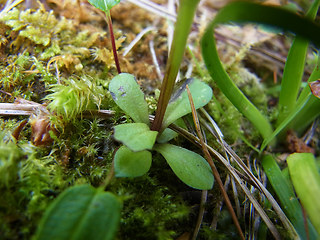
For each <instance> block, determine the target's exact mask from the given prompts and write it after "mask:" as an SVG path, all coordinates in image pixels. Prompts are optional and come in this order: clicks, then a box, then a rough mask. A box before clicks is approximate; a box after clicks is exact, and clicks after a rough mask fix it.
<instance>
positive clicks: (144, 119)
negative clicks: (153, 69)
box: [109, 73, 150, 126]
mask: <svg viewBox="0 0 320 240" xmlns="http://www.w3.org/2000/svg"><path fill="white" fill-rule="evenodd" d="M109 91H110V93H111V96H112V98H113V100H114V101H115V103H116V104H117V105H118V106H119V107H120V108H121V109H122V110H123V111H124V112H125V113H126V114H128V115H129V116H130V117H131V118H132V119H133V120H134V121H135V122H136V123H145V124H147V125H148V126H149V124H150V123H149V113H148V104H147V102H146V101H145V99H144V94H143V92H142V91H141V89H140V86H139V84H138V83H137V82H136V80H135V77H134V76H133V75H131V74H129V73H120V74H119V75H117V76H115V77H114V78H113V79H112V80H111V82H110V84H109Z"/></svg>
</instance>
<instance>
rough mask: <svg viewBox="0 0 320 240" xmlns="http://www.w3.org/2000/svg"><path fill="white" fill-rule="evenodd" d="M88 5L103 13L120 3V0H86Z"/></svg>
mask: <svg viewBox="0 0 320 240" xmlns="http://www.w3.org/2000/svg"><path fill="white" fill-rule="evenodd" d="M88 1H89V3H90V4H91V5H92V6H94V7H95V8H98V9H100V10H102V11H104V12H108V11H110V9H111V8H112V7H114V6H115V5H117V4H118V3H120V0H88Z"/></svg>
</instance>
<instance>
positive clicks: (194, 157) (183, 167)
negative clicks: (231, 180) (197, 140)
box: [154, 144, 214, 190]
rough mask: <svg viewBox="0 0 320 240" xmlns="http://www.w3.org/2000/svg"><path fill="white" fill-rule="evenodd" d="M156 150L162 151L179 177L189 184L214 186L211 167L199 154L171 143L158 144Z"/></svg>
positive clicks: (206, 186)
mask: <svg viewBox="0 0 320 240" xmlns="http://www.w3.org/2000/svg"><path fill="white" fill-rule="evenodd" d="M154 150H155V151H157V152H159V153H161V155H162V156H163V157H164V158H165V159H166V160H167V163H168V164H169V166H170V167H171V169H172V170H173V172H174V173H175V174H176V175H177V177H178V178H180V180H181V181H183V182H184V183H185V184H187V185H188V186H190V187H192V188H196V189H201V190H209V189H211V188H212V187H213V182H214V178H213V175H212V171H211V168H210V166H209V164H208V163H207V161H206V160H205V159H204V158H203V157H201V156H200V155H199V154H197V153H194V152H192V151H189V150H187V149H185V148H182V147H178V146H175V145H171V144H157V145H155V147H154Z"/></svg>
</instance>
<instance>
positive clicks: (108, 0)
mask: <svg viewBox="0 0 320 240" xmlns="http://www.w3.org/2000/svg"><path fill="white" fill-rule="evenodd" d="M89 3H90V4H91V5H93V6H94V7H96V8H98V9H100V10H102V11H103V12H104V13H105V14H106V16H107V21H108V27H109V32H110V39H111V45H112V52H113V56H114V62H115V64H116V68H117V70H118V73H121V69H120V64H119V61H118V54H117V48H116V42H115V40H114V34H113V28H112V19H111V16H110V10H111V8H112V7H114V6H115V5H117V4H118V3H120V0H104V1H99V0H89Z"/></svg>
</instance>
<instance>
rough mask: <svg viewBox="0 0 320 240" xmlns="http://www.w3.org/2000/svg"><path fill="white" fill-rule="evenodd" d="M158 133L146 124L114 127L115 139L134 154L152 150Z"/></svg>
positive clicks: (127, 124)
mask: <svg viewBox="0 0 320 240" xmlns="http://www.w3.org/2000/svg"><path fill="white" fill-rule="evenodd" d="M157 135H158V132H156V131H151V130H150V128H149V127H148V125H146V124H144V123H126V124H120V125H117V126H115V127H114V138H115V139H116V140H118V141H120V142H122V143H123V144H124V145H126V146H127V147H128V148H130V149H131V150H132V151H134V152H138V151H142V150H146V149H150V150H151V149H152V147H153V145H154V142H155V141H156V138H157Z"/></svg>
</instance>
